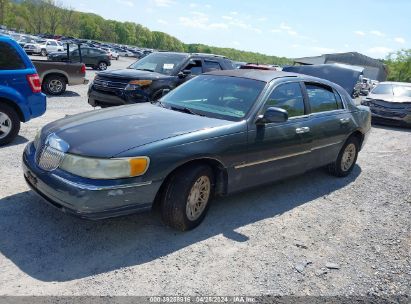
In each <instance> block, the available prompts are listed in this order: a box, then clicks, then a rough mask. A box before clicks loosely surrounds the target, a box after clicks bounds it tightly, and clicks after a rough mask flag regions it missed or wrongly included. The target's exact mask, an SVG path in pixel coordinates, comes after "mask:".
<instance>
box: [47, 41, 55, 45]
mask: <svg viewBox="0 0 411 304" xmlns="http://www.w3.org/2000/svg"><path fill="white" fill-rule="evenodd" d="M48 44H49V45H52V46H56V45H57V43H56V42H54V41H50V42H48Z"/></svg>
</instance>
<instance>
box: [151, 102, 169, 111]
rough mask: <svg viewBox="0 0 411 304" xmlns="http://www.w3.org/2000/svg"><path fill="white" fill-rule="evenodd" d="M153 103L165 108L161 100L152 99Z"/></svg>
mask: <svg viewBox="0 0 411 304" xmlns="http://www.w3.org/2000/svg"><path fill="white" fill-rule="evenodd" d="M153 104H155V105H159V106H160V107H162V108H166V109H167V107H166V105H165V104H164V103H163V102H162V101H161V100H157V101H154V102H153Z"/></svg>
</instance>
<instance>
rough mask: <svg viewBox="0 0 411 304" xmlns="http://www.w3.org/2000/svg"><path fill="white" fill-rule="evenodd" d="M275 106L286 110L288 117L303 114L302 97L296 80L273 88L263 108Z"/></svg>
mask: <svg viewBox="0 0 411 304" xmlns="http://www.w3.org/2000/svg"><path fill="white" fill-rule="evenodd" d="M269 107H277V108H281V109H284V110H286V111H287V112H288V117H295V116H301V115H304V98H303V95H302V93H301V87H300V84H299V83H297V82H292V83H285V84H281V85H279V86H278V87H276V88H275V89H274V91H273V92H272V93H271V95H270V97H268V100H267V102H266V104H265V107H264V110H266V109H267V108H269Z"/></svg>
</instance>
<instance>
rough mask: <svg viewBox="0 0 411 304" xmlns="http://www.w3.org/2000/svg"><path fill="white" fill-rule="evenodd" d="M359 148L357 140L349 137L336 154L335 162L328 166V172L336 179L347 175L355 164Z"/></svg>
mask: <svg viewBox="0 0 411 304" xmlns="http://www.w3.org/2000/svg"><path fill="white" fill-rule="evenodd" d="M359 148H360V143H359V140H358V138H357V137H354V136H351V137H349V138H348V139H347V141H346V142H345V144H344V145H343V146H342V148H341V150H340V153H338V157H337V159H336V161H335V162H334V163H332V164H330V165H329V166H328V171H329V172H330V173H331V174H332V175H335V176H337V177H345V176H347V175H349V174H350V173H351V171H352V170H353V169H354V166H355V163H356V162H357V157H358V151H359Z"/></svg>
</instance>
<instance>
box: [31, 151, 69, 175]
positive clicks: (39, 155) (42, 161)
mask: <svg viewBox="0 0 411 304" xmlns="http://www.w3.org/2000/svg"><path fill="white" fill-rule="evenodd" d="M63 158H64V152H61V151H59V150H56V149H54V148H52V147H50V146H48V145H41V146H40V147H39V149H38V150H37V151H36V162H37V165H38V166H39V167H40V168H41V169H43V170H46V171H52V170H55V169H57V168H58V166H59V165H60V164H61V162H62V161H63Z"/></svg>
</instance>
